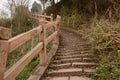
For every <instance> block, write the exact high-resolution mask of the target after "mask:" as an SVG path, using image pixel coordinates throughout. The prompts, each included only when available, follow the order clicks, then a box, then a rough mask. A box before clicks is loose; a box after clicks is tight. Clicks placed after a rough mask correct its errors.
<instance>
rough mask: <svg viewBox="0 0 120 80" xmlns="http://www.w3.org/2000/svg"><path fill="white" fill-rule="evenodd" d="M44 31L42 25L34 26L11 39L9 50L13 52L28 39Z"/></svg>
mask: <svg viewBox="0 0 120 80" xmlns="http://www.w3.org/2000/svg"><path fill="white" fill-rule="evenodd" d="M41 31H42V26H39V27H37V28H34V29H32V30H30V31H28V32H26V33H22V34H20V35H18V36H16V37H14V38H11V39H10V40H9V44H10V45H9V52H12V51H13V50H15V49H16V48H18V47H19V46H21V45H22V44H24V43H25V42H26V41H28V40H30V39H31V38H32V37H33V36H35V35H37V34H39V33H40V32H41Z"/></svg>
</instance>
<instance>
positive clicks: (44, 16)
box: [32, 13, 51, 19]
mask: <svg viewBox="0 0 120 80" xmlns="http://www.w3.org/2000/svg"><path fill="white" fill-rule="evenodd" d="M32 17H39V18H48V19H50V18H51V16H46V15H40V14H36V13H34V14H32Z"/></svg>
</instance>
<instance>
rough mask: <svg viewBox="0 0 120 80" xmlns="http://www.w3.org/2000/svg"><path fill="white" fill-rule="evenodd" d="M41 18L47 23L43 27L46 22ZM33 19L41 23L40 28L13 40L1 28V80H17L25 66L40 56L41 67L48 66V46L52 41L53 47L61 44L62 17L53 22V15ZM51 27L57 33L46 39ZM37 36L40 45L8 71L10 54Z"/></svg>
mask: <svg viewBox="0 0 120 80" xmlns="http://www.w3.org/2000/svg"><path fill="white" fill-rule="evenodd" d="M41 17H42V18H44V21H46V23H44V24H42V25H41V24H40V23H41V22H44V21H40V20H41ZM32 18H33V19H35V20H37V21H39V26H38V27H36V28H34V29H32V30H30V31H28V32H25V33H22V34H20V35H18V36H15V37H13V38H10V35H9V34H10V30H9V29H6V28H3V27H0V31H1V32H0V80H15V78H16V76H17V75H19V73H20V72H21V71H22V70H23V69H24V68H25V66H26V65H27V64H28V63H29V62H30V61H31V60H32V59H33V58H34V57H35V56H36V55H38V54H39V56H40V66H46V64H47V57H46V56H47V55H46V45H47V44H48V43H49V42H50V41H52V40H54V43H53V45H58V44H59V37H58V33H59V23H60V16H57V18H56V20H55V21H53V18H52V15H51V16H46V15H38V14H33V15H32ZM45 18H49V19H50V21H47V20H46V19H45ZM51 27H53V28H55V31H54V32H53V33H52V34H51V35H50V36H49V37H46V30H47V29H50V28H51ZM36 35H38V38H39V43H38V44H37V45H36V46H35V47H34V48H33V49H32V50H31V51H30V52H28V53H27V54H26V55H25V56H23V57H22V58H21V59H20V60H19V61H17V62H16V63H15V64H14V65H13V66H12V67H11V68H9V69H8V70H7V71H6V63H7V56H8V54H9V53H10V52H12V51H14V50H15V49H17V48H18V47H20V46H21V45H23V44H25V43H26V42H27V41H28V40H30V39H31V38H32V37H34V36H36Z"/></svg>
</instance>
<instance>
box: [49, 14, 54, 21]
mask: <svg viewBox="0 0 120 80" xmlns="http://www.w3.org/2000/svg"><path fill="white" fill-rule="evenodd" d="M50 16H51V18H50V21H51V22H52V21H53V14H51V15H50Z"/></svg>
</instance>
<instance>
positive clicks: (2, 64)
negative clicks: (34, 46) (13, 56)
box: [0, 27, 10, 80]
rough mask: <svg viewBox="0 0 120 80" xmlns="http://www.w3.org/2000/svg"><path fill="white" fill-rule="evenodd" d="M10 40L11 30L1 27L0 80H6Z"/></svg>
mask: <svg viewBox="0 0 120 80" xmlns="http://www.w3.org/2000/svg"><path fill="white" fill-rule="evenodd" d="M9 38H10V30H9V29H7V28H3V27H0V80H3V79H4V73H5V69H6V62H7V55H8V49H9V43H8V39H9Z"/></svg>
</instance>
